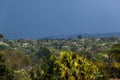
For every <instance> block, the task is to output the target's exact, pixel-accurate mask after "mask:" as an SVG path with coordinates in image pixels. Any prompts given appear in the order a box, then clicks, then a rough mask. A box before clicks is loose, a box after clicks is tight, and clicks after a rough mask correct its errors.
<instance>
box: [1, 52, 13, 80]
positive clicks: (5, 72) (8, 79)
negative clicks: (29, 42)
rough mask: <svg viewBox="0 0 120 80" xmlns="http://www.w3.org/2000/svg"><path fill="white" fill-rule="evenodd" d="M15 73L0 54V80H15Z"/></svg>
mask: <svg viewBox="0 0 120 80" xmlns="http://www.w3.org/2000/svg"><path fill="white" fill-rule="evenodd" d="M13 75H14V73H13V71H12V70H10V69H9V68H8V67H7V66H6V65H5V60H4V59H3V55H2V54H1V53H0V80H13V77H14V76H13Z"/></svg>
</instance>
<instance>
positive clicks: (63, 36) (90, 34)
mask: <svg viewBox="0 0 120 80" xmlns="http://www.w3.org/2000/svg"><path fill="white" fill-rule="evenodd" d="M78 36H82V38H87V37H95V38H100V37H104V38H107V37H112V36H113V37H120V32H111V33H82V34H75V35H58V36H50V37H46V38H48V39H69V38H77V37H78Z"/></svg>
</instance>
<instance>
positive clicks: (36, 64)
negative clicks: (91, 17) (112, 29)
mask: <svg viewBox="0 0 120 80" xmlns="http://www.w3.org/2000/svg"><path fill="white" fill-rule="evenodd" d="M0 39H1V40H0V80H109V79H110V78H120V38H117V37H109V38H94V37H88V38H82V37H81V36H78V37H77V38H73V39H48V38H45V39H39V40H31V39H19V40H8V39H4V37H3V35H2V36H1V38H0Z"/></svg>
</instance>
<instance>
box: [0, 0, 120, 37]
mask: <svg viewBox="0 0 120 80" xmlns="http://www.w3.org/2000/svg"><path fill="white" fill-rule="evenodd" d="M119 4H120V0H100V1H96V0H84V1H80V0H75V1H73V0H0V33H2V34H4V35H5V37H7V38H39V37H46V36H56V35H73V34H80V33H105V32H108V33H109V32H120V5H119Z"/></svg>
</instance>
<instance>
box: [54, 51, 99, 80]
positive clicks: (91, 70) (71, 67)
mask: <svg viewBox="0 0 120 80" xmlns="http://www.w3.org/2000/svg"><path fill="white" fill-rule="evenodd" d="M56 63H57V64H58V65H59V71H58V72H60V77H61V80H95V79H98V77H99V74H100V73H99V71H98V68H97V67H96V66H95V65H94V64H93V63H92V62H91V61H89V60H87V59H86V58H83V57H81V56H79V55H78V54H77V53H72V52H64V51H63V52H61V54H60V57H58V59H57V61H56Z"/></svg>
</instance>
